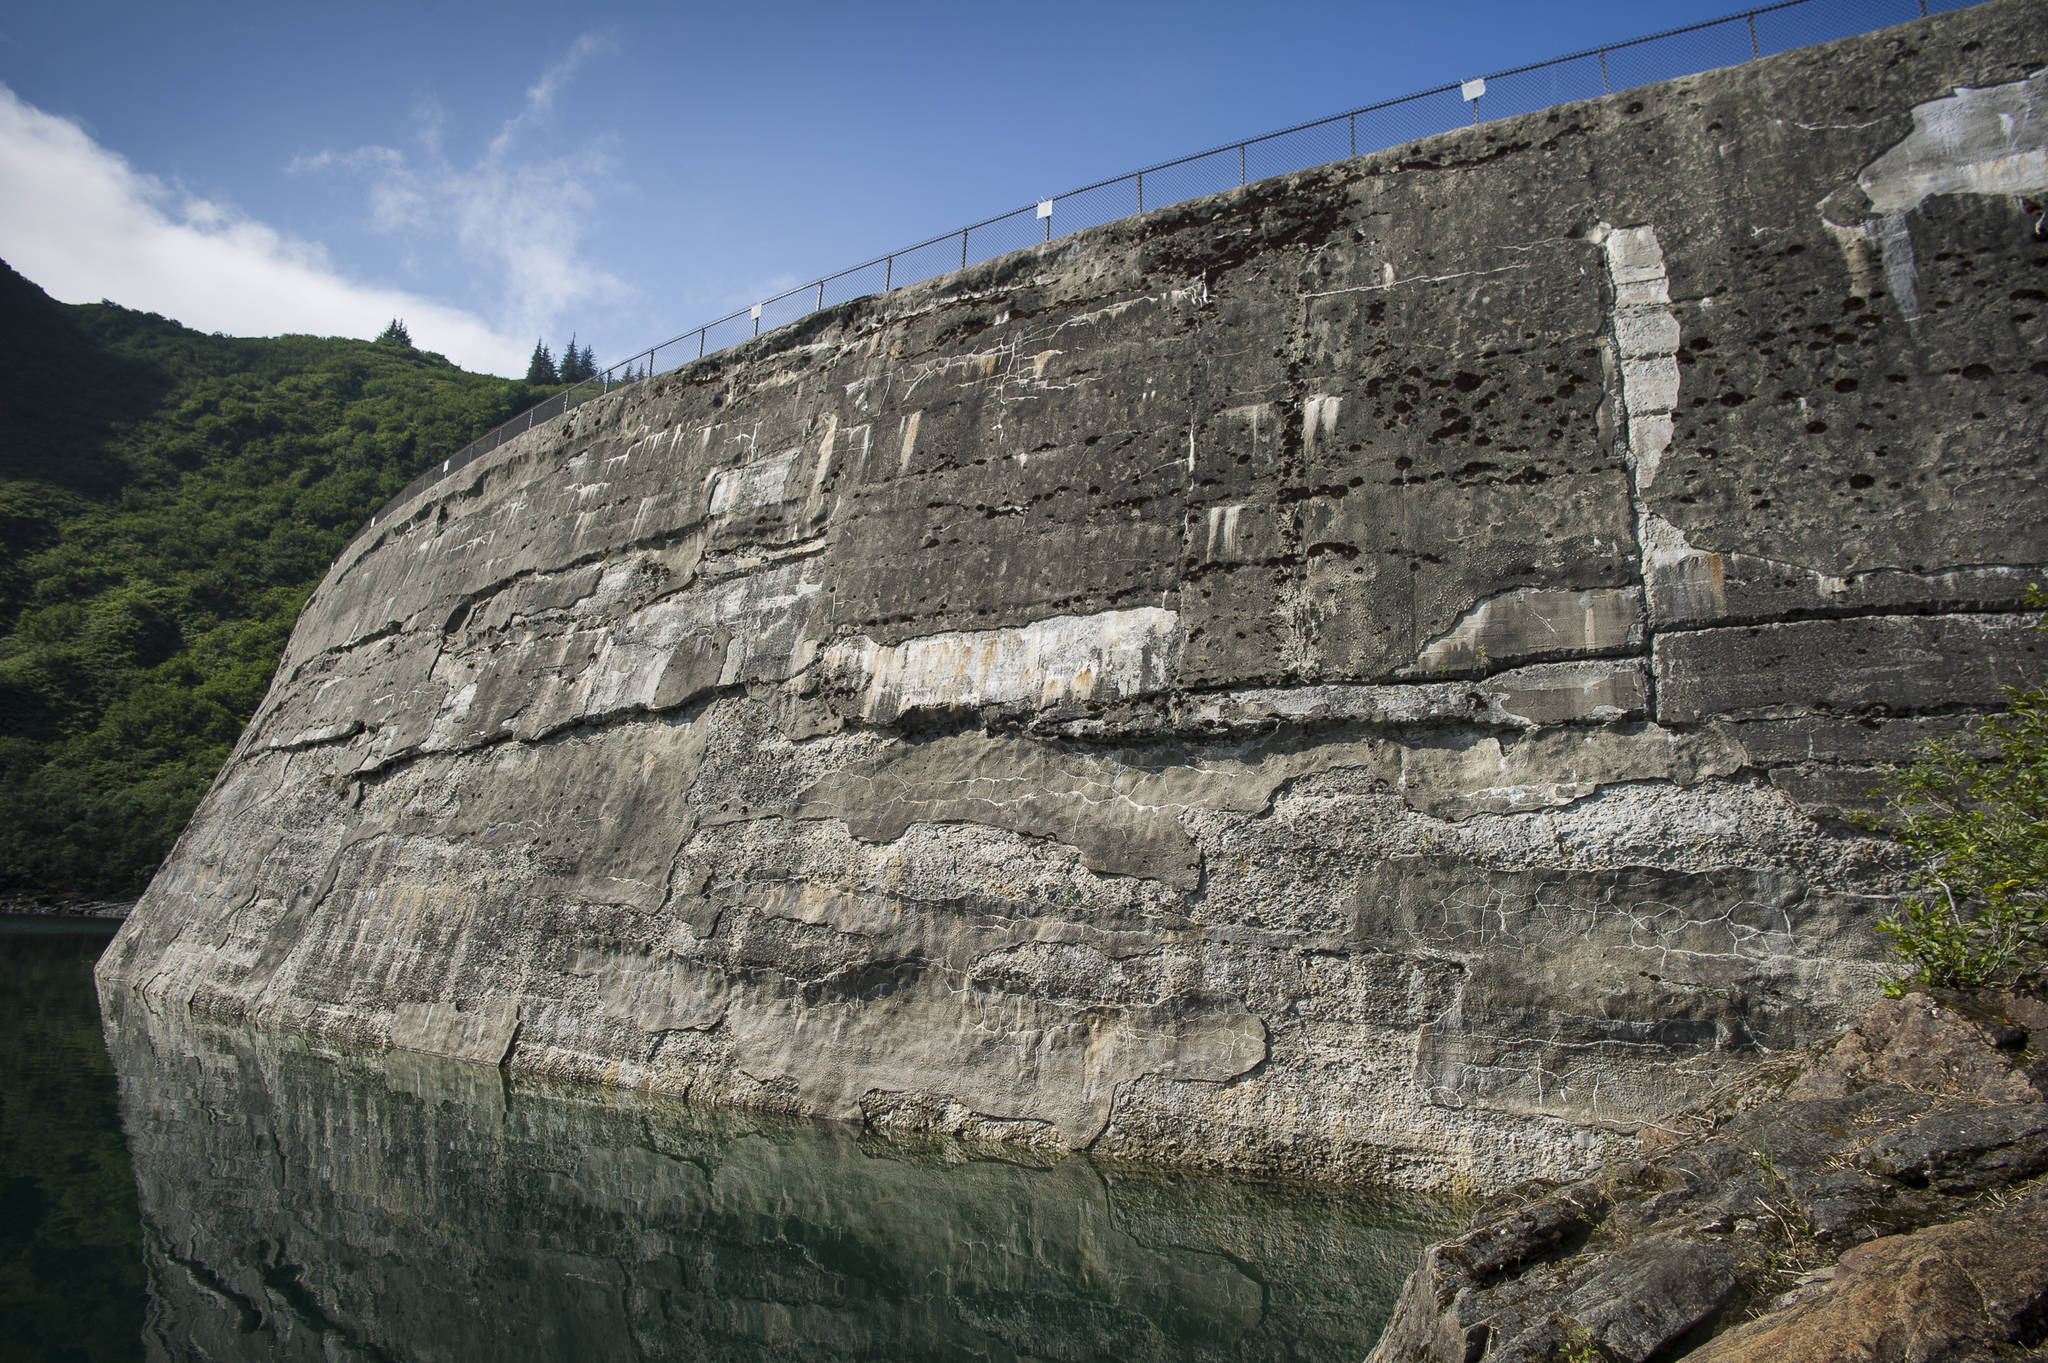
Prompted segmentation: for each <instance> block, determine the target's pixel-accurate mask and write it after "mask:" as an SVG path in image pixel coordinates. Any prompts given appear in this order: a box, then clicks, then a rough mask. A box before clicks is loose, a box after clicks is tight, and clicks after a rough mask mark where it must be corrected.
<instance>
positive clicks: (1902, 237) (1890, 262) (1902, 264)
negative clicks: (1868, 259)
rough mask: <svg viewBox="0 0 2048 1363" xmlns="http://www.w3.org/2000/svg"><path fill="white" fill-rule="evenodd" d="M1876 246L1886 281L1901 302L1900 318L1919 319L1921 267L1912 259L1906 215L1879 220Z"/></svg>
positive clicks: (1911, 242) (1894, 296) (1910, 237)
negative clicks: (1882, 262) (1881, 258)
mask: <svg viewBox="0 0 2048 1363" xmlns="http://www.w3.org/2000/svg"><path fill="white" fill-rule="evenodd" d="M1877 246H1878V250H1879V252H1880V253H1881V254H1882V255H1883V257H1884V282H1885V285H1886V286H1887V287H1888V288H1890V289H1891V291H1892V297H1893V298H1895V299H1897V300H1898V304H1899V315H1900V316H1902V317H1904V318H1905V319H1906V320H1907V321H1908V322H1917V321H1919V320H1920V267H1919V264H1918V263H1917V262H1916V261H1915V260H1914V258H1913V233H1912V231H1911V229H1909V228H1908V227H1907V226H1906V215H1905V214H1904V213H1887V214H1885V215H1884V216H1883V217H1882V218H1879V219H1878V220H1877Z"/></svg>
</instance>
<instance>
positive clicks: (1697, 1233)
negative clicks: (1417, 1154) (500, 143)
mask: <svg viewBox="0 0 2048 1363" xmlns="http://www.w3.org/2000/svg"><path fill="white" fill-rule="evenodd" d="M2043 1039H2048V1005H2044V1004H2043V1003H2042V1002H2041V1001H2040V1000H2038V999H2036V998H2031V997H2016V996H2012V995H2004V996H1989V997H1986V996H1976V997H1960V998H1958V997H1949V996H1943V997H1941V998H1939V999H1937V998H1930V997H1929V996H1927V995H1925V994H1914V995H1908V996H1907V997H1906V998H1904V999H1900V1000H1896V1001H1887V1002H1885V1003H1883V1004H1880V1005H1879V1006H1878V1007H1876V1008H1874V1009H1873V1010H1872V1011H1871V1012H1870V1013H1869V1014H1868V1015H1867V1016H1865V1017H1864V1018H1863V1019H1862V1021H1861V1022H1859V1023H1858V1024H1857V1025H1856V1026H1855V1027H1854V1028H1852V1029H1851V1030H1850V1031H1849V1032H1848V1033H1847V1034H1846V1035H1845V1036H1844V1037H1843V1038H1842V1039H1841V1040H1840V1041H1839V1042H1837V1043H1836V1044H1835V1046H1834V1048H1833V1049H1832V1051H1831V1052H1829V1053H1827V1054H1826V1055H1824V1056H1823V1057H1822V1058H1821V1059H1820V1060H1819V1062H1818V1063H1817V1064H1815V1065H1813V1066H1812V1067H1811V1068H1810V1069H1808V1070H1806V1071H1804V1072H1803V1073H1801V1072H1799V1071H1798V1069H1797V1067H1796V1066H1786V1065H1782V1064H1781V1065H1779V1066H1778V1067H1777V1068H1778V1073H1777V1074H1776V1075H1775V1076H1773V1075H1771V1074H1768V1073H1764V1074H1759V1075H1757V1076H1754V1078H1753V1080H1752V1081H1751V1082H1748V1083H1745V1084H1739V1085H1737V1086H1735V1091H1733V1092H1731V1093H1729V1094H1726V1095H1723V1098H1722V1102H1721V1103H1720V1104H1719V1105H1718V1106H1719V1108H1720V1110H1718V1111H1716V1110H1713V1109H1711V1108H1710V1109H1708V1110H1705V1111H1702V1112H1699V1113H1695V1114H1689V1117H1688V1118H1687V1119H1682V1121H1684V1123H1685V1124H1686V1125H1696V1126H1699V1127H1703V1128H1705V1129H1704V1130H1703V1131H1696V1132H1694V1133H1692V1134H1689V1135H1688V1134H1682V1133H1677V1132H1673V1131H1671V1130H1669V1129H1657V1130H1654V1131H1652V1132H1651V1133H1648V1134H1649V1135H1650V1136H1651V1139H1649V1140H1646V1141H1645V1142H1644V1145H1645V1146H1646V1147H1649V1148H1655V1147H1656V1146H1658V1145H1662V1146H1664V1147H1665V1150H1666V1152H1665V1153H1663V1154H1660V1155H1657V1156H1655V1157H1653V1158H1650V1159H1639V1158H1629V1159H1616V1160H1615V1161H1614V1162H1612V1163H1611V1164H1610V1165H1609V1167H1608V1168H1607V1169H1606V1170H1604V1171H1603V1173H1602V1174H1601V1175H1599V1176H1598V1177H1594V1178H1589V1179H1585V1180H1581V1181H1579V1182H1576V1183H1573V1184H1570V1185H1567V1186H1563V1187H1555V1186H1546V1185H1534V1186H1530V1187H1525V1188H1520V1189H1515V1190H1513V1191H1511V1192H1509V1193H1507V1194H1504V1195H1502V1196H1501V1197H1500V1198H1499V1199H1497V1200H1496V1201H1495V1202H1494V1203H1493V1204H1492V1205H1490V1206H1487V1207H1482V1208H1481V1210H1480V1213H1479V1215H1478V1217H1477V1219H1476V1220H1475V1222H1474V1224H1473V1226H1472V1228H1471V1229H1470V1230H1468V1231H1467V1232H1466V1233H1465V1234H1464V1235H1462V1236H1460V1237H1459V1238H1457V1239H1455V1240H1450V1241H1446V1242H1445V1243H1443V1244H1440V1245H1437V1246H1435V1247H1434V1248H1432V1249H1431V1250H1430V1251H1428V1253H1427V1254H1425V1255H1424V1259H1423V1266H1422V1267H1421V1268H1420V1269H1418V1270H1417V1271H1416V1273H1415V1275H1414V1276H1413V1277H1412V1278H1410V1279H1409V1282H1408V1286H1407V1288H1406V1289H1405V1291H1404V1292H1403V1294H1402V1298H1401V1303H1400V1305H1399V1306H1398V1307H1397V1308H1396V1311H1395V1315H1394V1319H1393V1321H1392V1323H1391V1324H1390V1325H1389V1327H1388V1329H1387V1332H1386V1334H1385V1336H1384V1337H1383V1338H1382V1339H1381V1341H1380V1344H1379V1347H1378V1348H1377V1349H1376V1350H1375V1351H1374V1353H1373V1355H1372V1363H1422V1361H1423V1360H1433V1361H1436V1363H1481V1360H1485V1361H1486V1363H1508V1360H1515V1359H1532V1360H1550V1359H1554V1358H1560V1357H1576V1358H1599V1359H1604V1360H1610V1363H1612V1361H1616V1360H1629V1363H1647V1360H1649V1359H1652V1358H1655V1359H1661V1360H1675V1359H1679V1358H1685V1359H1688V1360H1695V1361H1696V1363H1738V1361H1739V1363H1822V1360H1829V1361H1833V1360H1841V1363H1849V1360H1858V1361H1859V1363H1893V1361H1894V1360H1896V1361H1899V1363H1903V1360H1907V1359H1915V1360H1932V1359H1951V1358H1952V1359H1964V1358H1968V1359H1982V1360H1992V1359H2003V1358H2012V1359H2019V1358H2038V1357H2040V1354H2039V1353H2038V1352H2037V1350H2039V1348H2040V1347H2041V1346H2042V1344H2043V1343H2044V1342H2048V1253H2044V1251H2048V1180H2044V1179H2043V1177H2042V1175H2043V1174H2044V1173H2048V1101H2044V1094H2043V1087H2042V1086H2043V1084H2044V1082H2048V1053H2044V1052H2043V1050H2042V1049H2041V1046H2040V1044H2039V1043H2040V1041H2041V1040H2043ZM1787 1079H1791V1081H1792V1082H1790V1084H1789V1085H1788V1084H1787ZM1674 1146H1675V1148H1673V1147H1674Z"/></svg>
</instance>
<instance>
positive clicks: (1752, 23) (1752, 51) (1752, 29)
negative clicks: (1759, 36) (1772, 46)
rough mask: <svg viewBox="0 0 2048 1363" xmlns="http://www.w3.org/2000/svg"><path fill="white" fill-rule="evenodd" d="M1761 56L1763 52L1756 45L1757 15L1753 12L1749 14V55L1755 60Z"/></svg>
mask: <svg viewBox="0 0 2048 1363" xmlns="http://www.w3.org/2000/svg"><path fill="white" fill-rule="evenodd" d="M1761 56H1763V52H1762V50H1761V49H1759V48H1758V47H1757V45H1756V16H1755V15H1754V14H1752V15H1750V16H1749V57H1750V60H1751V61H1754V60H1756V59H1757V58H1758V57H1761Z"/></svg>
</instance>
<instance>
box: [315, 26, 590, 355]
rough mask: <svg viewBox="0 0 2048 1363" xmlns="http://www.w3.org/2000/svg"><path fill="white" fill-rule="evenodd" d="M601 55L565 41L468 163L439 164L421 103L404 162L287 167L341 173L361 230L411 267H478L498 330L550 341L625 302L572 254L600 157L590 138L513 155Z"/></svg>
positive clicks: (586, 218) (439, 148)
mask: <svg viewBox="0 0 2048 1363" xmlns="http://www.w3.org/2000/svg"><path fill="white" fill-rule="evenodd" d="M612 47H613V43H612V41H611V39H609V38H606V37H603V36H601V35H598V34H592V33H586V34H584V35H582V36H581V37H579V38H577V39H576V40H575V41H574V42H573V43H571V44H570V45H569V48H568V50H567V51H566V52H565V53H564V54H563V55H562V56H561V57H560V58H559V59H558V60H557V61H555V62H554V63H552V64H551V65H549V66H548V68H547V69H546V70H545V71H543V72H542V73H541V76H540V79H539V80H537V81H535V82H534V83H533V85H532V86H530V87H529V88H528V89H527V91H526V98H525V101H524V103H523V105H522V107H521V108H520V110H519V112H518V113H516V114H514V115H513V116H512V117H511V118H509V119H507V120H506V121H505V122H504V123H503V124H502V125H501V126H500V127H499V129H498V131H497V133H496V134H495V135H494V136H493V137H492V138H491V140H490V141H489V143H488V144H486V146H485V148H484V151H483V154H482V155H481V156H479V157H478V158H477V159H476V161H475V162H474V163H472V164H469V165H466V166H465V165H459V164H457V163H456V162H455V161H454V160H452V159H451V158H450V157H449V155H448V154H447V151H446V149H445V141H444V127H443V119H442V117H441V114H440V111H439V109H437V108H436V107H434V106H433V105H431V104H428V105H425V106H422V107H420V108H418V109H416V110H415V111H414V114H413V119H414V123H415V126H416V129H417V132H416V135H415V138H414V142H415V144H416V145H415V147H414V149H413V150H412V151H411V152H407V151H406V150H402V149H400V148H397V147H384V146H367V147H358V148H356V149H355V150H353V151H348V152H342V153H335V152H321V153H320V154H319V155H317V156H312V157H301V158H299V159H297V160H295V161H294V162H293V168H294V169H304V170H313V171H319V170H328V169H333V168H341V169H345V170H347V171H350V172H352V173H354V174H356V175H358V176H361V177H362V178H363V179H364V180H365V181H366V182H367V184H368V193H369V202H368V208H369V215H370V225H371V226H372V228H374V229H375V230H376V231H378V232H381V233H384V234H387V235H390V236H394V237H397V238H399V239H400V240H401V241H402V242H404V243H405V246H406V249H407V252H408V254H409V255H410V256H412V257H413V258H415V259H423V258H426V257H427V256H428V255H429V254H430V253H440V254H444V255H452V256H453V257H454V258H455V259H457V260H460V261H462V262H464V263H465V264H467V265H469V266H470V267H471V268H475V267H477V266H479V265H482V266H487V267H489V268H490V269H491V270H492V271H493V273H494V274H495V275H496V277H497V279H498V282H499V289H500V291H501V292H500V299H499V305H498V308H497V318H498V321H499V322H500V324H501V325H502V327H503V328H504V329H505V330H507V331H509V332H511V333H514V334H518V335H524V336H535V335H549V334H553V333H555V332H557V331H559V330H561V324H562V321H563V318H564V316H565V314H569V313H571V312H572V311H574V310H577V309H580V308H586V307H588V306H589V305H592V304H606V303H613V302H617V301H621V300H624V299H625V298H627V297H628V295H629V291H628V289H627V287H626V284H625V282H624V281H623V280H621V279H620V278H619V277H618V276H616V275H614V274H611V273H610V272H608V271H605V270H602V269H599V268H598V267H597V266H595V265H593V264H592V263H591V262H589V261H588V260H586V259H585V258H584V256H583V253H582V240H583V237H584V235H585V234H586V233H587V231H588V230H589V225H590V223H591V221H592V219H593V218H594V217H595V215H596V208H597V197H596V193H595V192H594V190H593V189H592V188H591V186H592V185H594V184H598V183H602V182H603V181H604V180H605V179H606V177H607V176H609V175H610V173H611V171H612V164H611V158H610V157H609V155H608V154H607V152H606V147H605V145H604V142H603V141H602V140H601V139H600V140H599V141H597V142H595V143H592V144H590V145H586V146H583V147H579V148H578V149H577V150H575V151H574V152H573V153H571V154H568V155H562V156H552V157H547V156H532V155H528V156H525V157H523V158H522V155H521V153H522V151H523V149H524V143H525V142H526V141H528V140H529V139H530V138H531V136H532V135H533V134H536V133H539V132H541V131H542V130H543V129H544V128H545V126H546V124H547V123H548V121H549V119H550V117H551V115H552V114H553V111H554V107H555V103H556V100H557V97H558V96H559V95H560V93H561V92H562V90H563V88H564V87H565V86H567V84H568V83H569V81H570V80H571V79H572V78H573V77H574V76H575V74H576V72H577V71H578V70H580V69H581V68H582V67H583V66H584V65H585V64H586V63H588V62H589V61H590V60H591V59H592V58H594V57H596V56H599V55H601V54H603V53H605V52H608V51H610V50H611V49H612ZM528 349H529V350H530V349H531V342H529V343H528Z"/></svg>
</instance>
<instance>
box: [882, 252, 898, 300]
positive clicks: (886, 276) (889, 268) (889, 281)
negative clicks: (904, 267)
mask: <svg viewBox="0 0 2048 1363" xmlns="http://www.w3.org/2000/svg"><path fill="white" fill-rule="evenodd" d="M895 287H896V257H894V256H890V257H889V259H888V260H887V261H886V262H885V263H884V264H883V266H882V292H883V293H887V292H889V290H891V289H893V288H895Z"/></svg>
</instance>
